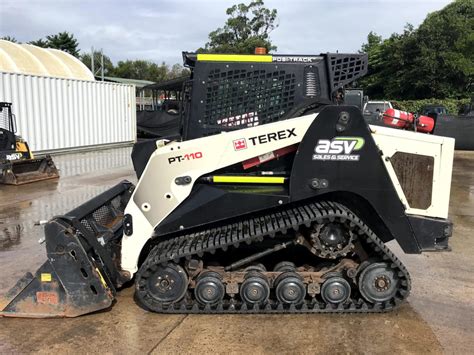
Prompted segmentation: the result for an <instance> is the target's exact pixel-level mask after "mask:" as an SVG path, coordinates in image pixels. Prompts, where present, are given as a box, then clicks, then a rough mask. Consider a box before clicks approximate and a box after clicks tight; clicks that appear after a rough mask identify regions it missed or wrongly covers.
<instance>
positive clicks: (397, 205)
mask: <svg viewBox="0 0 474 355" xmlns="http://www.w3.org/2000/svg"><path fill="white" fill-rule="evenodd" d="M184 60H185V64H186V65H187V66H189V67H190V68H191V70H192V75H191V79H190V80H189V81H188V82H186V83H185V86H184V88H183V92H184V95H183V101H182V103H181V117H182V130H181V140H179V141H167V140H159V141H150V142H146V143H143V144H138V145H136V146H135V148H134V151H133V153H132V158H133V162H134V166H135V170H136V172H137V176H138V177H139V181H138V184H137V186H133V185H132V184H131V183H129V182H123V183H121V184H119V185H117V186H115V187H113V188H111V189H110V190H108V191H106V192H104V193H103V194H101V195H99V196H97V197H96V198H94V199H93V200H91V201H89V202H86V203H85V204H84V205H82V206H80V207H78V208H76V209H75V210H73V211H71V212H69V213H67V214H66V215H64V216H58V217H55V218H53V219H52V220H51V221H49V223H48V224H47V225H46V226H45V234H46V250H47V254H48V261H46V262H45V264H44V265H43V266H41V267H40V269H39V270H38V271H37V272H36V274H35V275H31V274H27V275H26V276H25V277H24V278H23V279H21V280H20V281H19V282H18V284H17V285H16V286H15V287H14V288H13V289H12V290H11V291H10V292H9V293H8V294H7V296H6V297H5V300H4V306H3V311H2V314H3V315H5V316H25V317H35V316H38V317H42V316H71V317H73V316H78V315H81V314H85V313H88V312H93V311H97V310H100V309H103V308H106V307H109V306H110V305H111V304H112V301H113V299H114V295H115V292H116V290H117V289H118V288H120V287H122V285H124V284H125V283H127V282H128V281H130V280H132V278H134V283H135V291H136V300H137V302H138V303H139V304H140V305H141V306H142V307H145V308H146V309H149V310H151V311H155V312H163V313H249V312H251V313H288V312H290V313H298V312H308V313H317V312H378V311H386V310H391V309H394V308H395V307H397V305H398V304H399V303H400V302H402V301H403V300H404V299H406V297H407V296H408V293H409V291H410V276H409V274H408V272H407V270H406V269H405V267H404V266H403V265H402V263H401V262H400V261H399V260H398V259H397V257H396V256H395V255H394V254H393V253H392V252H391V251H390V250H389V249H388V248H387V247H386V245H385V243H386V242H388V241H390V240H392V239H396V240H397V242H398V243H399V244H400V246H401V247H402V249H403V250H404V251H405V252H406V253H420V252H422V251H430V250H446V249H448V239H449V237H450V235H451V223H450V222H449V221H448V220H447V217H448V202H449V193H450V185H451V169H452V160H453V148H454V140H453V139H451V138H444V137H436V136H432V135H428V134H421V133H416V132H408V131H399V130H394V129H390V128H384V127H369V126H368V125H367V124H366V123H365V121H364V118H363V117H362V114H361V112H360V110H359V109H358V108H356V107H355V106H344V105H340V102H341V101H342V99H343V94H344V90H343V88H344V85H346V84H349V83H350V82H352V81H354V80H355V79H357V78H359V77H361V76H362V75H363V74H365V72H366V70H367V57H366V55H362V54H321V55H318V56H282V55H258V56H254V55H220V54H219V55H214V54H197V55H196V54H188V53H185V54H184Z"/></svg>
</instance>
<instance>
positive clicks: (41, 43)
mask: <svg viewBox="0 0 474 355" xmlns="http://www.w3.org/2000/svg"><path fill="white" fill-rule="evenodd" d="M28 44H32V45H33V46H37V47H41V48H48V47H49V45H48V42H47V41H45V40H44V39H42V38H40V39H38V40H36V41H30V42H28Z"/></svg>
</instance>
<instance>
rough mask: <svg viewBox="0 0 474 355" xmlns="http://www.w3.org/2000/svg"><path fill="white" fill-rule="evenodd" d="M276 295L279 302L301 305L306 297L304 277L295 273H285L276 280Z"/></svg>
mask: <svg viewBox="0 0 474 355" xmlns="http://www.w3.org/2000/svg"><path fill="white" fill-rule="evenodd" d="M275 284H276V288H275V294H276V297H277V299H278V301H280V302H282V303H286V304H300V303H302V302H303V301H304V298H305V296H306V287H305V285H304V283H303V280H302V277H301V276H300V275H298V274H297V273H295V272H284V273H282V274H280V275H279V276H278V277H277V279H276V280H275Z"/></svg>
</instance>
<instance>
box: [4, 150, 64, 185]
mask: <svg viewBox="0 0 474 355" xmlns="http://www.w3.org/2000/svg"><path fill="white" fill-rule="evenodd" d="M0 167H1V172H0V183H1V184H8V185H23V184H27V183H30V182H35V181H41V180H47V179H55V178H58V177H59V171H58V169H57V168H56V166H55V165H54V162H53V159H51V156H49V155H46V156H45V157H44V158H39V159H28V160H14V161H11V162H10V161H9V162H6V163H4V164H0Z"/></svg>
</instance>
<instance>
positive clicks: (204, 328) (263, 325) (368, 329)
mask: <svg viewBox="0 0 474 355" xmlns="http://www.w3.org/2000/svg"><path fill="white" fill-rule="evenodd" d="M130 150H131V149H130V148H117V149H110V150H103V151H99V152H90V153H75V154H68V155H62V156H57V157H54V161H55V162H56V165H57V166H58V168H59V169H60V170H61V179H60V180H59V181H43V182H39V183H35V184H30V185H25V186H23V187H12V186H0V270H1V272H0V295H2V294H4V293H5V292H6V291H7V290H8V289H9V288H10V287H11V286H13V284H14V283H15V282H16V280H17V279H19V278H20V277H21V276H23V274H24V273H25V272H27V271H35V270H36V269H37V268H38V267H39V266H40V264H41V263H42V262H43V261H44V260H45V259H46V256H45V250H44V246H42V245H40V244H38V240H39V239H40V238H41V237H42V234H43V231H42V227H38V226H34V225H33V223H34V222H35V221H38V220H47V219H49V218H51V217H52V216H54V215H57V214H62V213H64V212H67V211H69V210H71V209H72V208H74V207H76V206H77V205H79V204H80V203H82V202H84V201H87V200H88V199H90V198H92V197H93V196H95V195H97V194H99V193H100V192H102V191H104V190H106V189H107V188H109V187H110V186H112V185H114V184H115V183H117V182H119V181H121V180H123V179H129V180H131V181H132V182H135V181H136V178H135V176H134V173H133V170H132V166H131V161H130V158H129V156H130ZM450 218H451V219H452V221H453V222H454V235H453V237H452V238H451V241H450V245H451V247H452V249H453V250H452V252H449V253H425V254H422V255H405V254H403V252H402V251H401V250H400V248H399V247H398V245H397V244H396V243H395V242H391V243H389V246H390V248H391V249H392V250H393V251H394V252H395V253H396V254H397V256H399V258H400V259H401V260H402V261H403V262H404V263H405V264H406V266H407V268H408V270H409V271H410V273H411V277H412V283H413V284H412V292H411V295H410V296H409V298H408V302H406V303H405V304H404V305H403V306H402V307H401V308H400V309H399V310H397V311H395V312H391V313H388V314H368V315H356V314H354V315H284V316H266V315H229V316H224V315H217V316H207V315H206V316H205V315H201V316H199V315H189V316H185V315H160V314H153V313H149V312H146V311H144V310H143V309H141V308H139V307H138V306H137V305H136V304H135V303H134V301H133V289H131V288H129V289H126V290H124V291H122V292H120V294H119V295H118V298H117V303H116V304H115V305H114V306H113V307H112V309H110V310H108V311H105V312H100V313H96V314H92V315H87V316H83V317H79V318H75V319H35V320H26V319H10V318H0V353H2V354H3V353H30V352H39V353H52V352H58V353H64V352H68V353H99V352H100V353H124V354H125V353H143V352H146V353H161V354H163V353H196V352H198V353H210V352H215V353H229V352H231V353H236V352H251V353H276V352H281V353H311V354H314V353H434V354H438V353H450V354H454V353H456V354H460V353H463V354H465V353H472V352H473V351H474V350H473V349H474V235H473V234H474V233H473V232H474V152H472V153H471V152H457V153H456V157H455V164H454V171H453V183H452V188H451V203H450Z"/></svg>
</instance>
